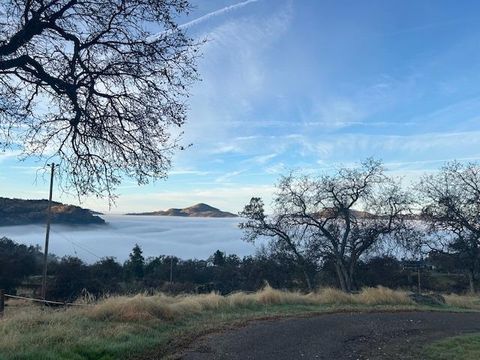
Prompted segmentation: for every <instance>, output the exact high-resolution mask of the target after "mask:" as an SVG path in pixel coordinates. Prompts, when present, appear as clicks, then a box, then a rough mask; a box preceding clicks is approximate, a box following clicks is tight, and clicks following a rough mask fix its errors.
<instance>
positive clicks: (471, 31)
mask: <svg viewBox="0 0 480 360" xmlns="http://www.w3.org/2000/svg"><path fill="white" fill-rule="evenodd" d="M192 4H193V6H194V9H193V10H192V12H191V13H190V14H189V15H188V16H183V17H182V18H180V19H179V23H180V24H183V28H184V30H185V31H186V32H187V33H188V34H189V35H190V36H192V37H193V38H195V39H207V40H208V41H207V42H206V44H205V45H204V46H203V48H202V52H203V56H202V58H201V59H200V60H199V64H198V65H199V72H200V75H201V78H202V81H201V82H198V83H197V84H195V85H194V86H193V88H192V89H191V92H192V97H191V98H190V99H189V116H188V123H187V124H186V125H185V127H184V128H183V131H184V135H183V143H184V144H190V143H192V144H193V145H192V146H191V147H189V148H187V149H186V150H184V151H181V152H179V153H177V154H176V155H175V157H174V158H173V167H172V169H171V171H170V174H169V177H168V178H167V179H166V180H160V181H157V182H155V183H154V184H149V185H146V186H141V187H139V186H137V185H136V184H135V183H134V182H132V181H131V180H129V179H125V181H124V182H123V184H122V185H121V186H120V187H119V189H118V193H119V198H118V199H117V203H116V206H115V207H113V208H111V209H110V210H109V204H108V201H107V200H106V199H95V198H84V199H82V203H81V205H82V206H84V207H89V208H94V209H96V210H100V211H111V212H113V213H123V212H131V211H150V210H158V209H165V208H170V207H185V206H189V205H192V204H194V203H197V202H206V203H208V204H211V205H213V206H216V207H219V208H221V209H223V210H228V211H233V212H238V211H240V210H241V209H242V207H243V206H244V205H245V204H246V203H247V202H248V201H249V199H250V198H251V197H252V196H261V197H263V198H264V199H265V201H266V203H268V202H269V201H270V199H271V196H272V193H273V191H274V184H275V182H276V181H277V180H278V178H279V176H280V175H281V174H284V173H287V172H288V171H289V170H291V169H297V170H298V169H299V170H302V171H305V172H308V173H321V172H324V171H331V170H332V169H334V168H336V167H339V166H351V165H352V164H355V163H357V162H359V161H361V160H362V159H365V158H367V157H370V156H373V157H376V158H378V159H381V160H383V161H384V163H385V165H386V167H387V169H388V170H389V171H390V173H391V174H392V175H395V176H403V177H405V178H406V179H407V181H408V180H414V179H416V178H418V177H419V176H420V175H421V174H422V173H424V172H429V171H434V170H435V169H437V168H438V167H439V166H441V165H442V164H443V163H444V162H445V161H448V160H453V159H457V160H460V161H477V160H480V26H479V25H478V13H479V11H480V3H479V2H477V1H473V0H472V1H462V2H458V1H442V0H435V1H428V0H423V1H409V0H402V1H400V0H398V1H394V0H389V1H384V0H379V1H375V0H369V1H341V0H335V1H333V0H332V1H324V0H248V1H239V0H208V1H205V0H194V1H192ZM15 155H16V154H15V153H14V152H6V153H5V154H3V155H2V154H0V196H8V197H19V198H46V197H47V196H48V177H47V176H42V175H41V174H42V172H37V170H38V169H39V168H41V167H42V164H41V163H35V162H33V161H31V160H29V161H25V162H19V161H18V159H17V158H16V156H15ZM37 174H38V175H39V176H36V175H37ZM54 198H55V200H58V201H63V202H67V203H73V204H78V199H76V198H74V197H71V196H70V195H67V194H62V193H61V192H60V191H59V190H57V189H56V191H55V196H54Z"/></svg>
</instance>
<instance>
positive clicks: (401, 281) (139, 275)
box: [0, 238, 469, 300]
mask: <svg viewBox="0 0 480 360" xmlns="http://www.w3.org/2000/svg"><path fill="white" fill-rule="evenodd" d="M404 264H405V263H404V262H402V261H401V260H399V259H397V258H395V257H392V256H377V257H371V258H369V259H368V260H362V261H359V262H358V264H357V269H356V271H357V277H356V282H357V283H356V286H357V287H358V288H361V287H363V286H376V285H383V286H388V287H391V288H399V287H401V288H411V289H413V288H415V287H416V286H417V280H418V279H417V273H416V271H415V270H412V269H411V268H408V269H405V268H404V266H403V265H404ZM422 264H424V265H428V267H427V268H423V269H422V270H421V281H422V287H423V289H426V290H433V291H444V292H452V291H453V292H464V291H466V290H467V289H468V286H469V285H468V279H467V277H466V276H464V275H463V274H461V273H459V271H458V266H457V265H458V264H456V261H455V259H454V258H453V257H451V256H448V255H445V254H440V253H431V254H430V255H429V257H428V258H427V259H425V261H424V262H422ZM41 267H42V253H41V251H40V248H39V247H34V246H26V245H21V244H17V243H15V242H14V241H12V240H10V239H7V238H3V239H0V288H3V289H5V290H6V291H7V292H9V293H20V294H28V292H29V291H31V293H30V294H31V295H35V291H37V295H38V290H39V287H38V285H39V284H40V276H39V274H41ZM309 268H310V271H311V273H312V277H313V278H314V279H315V284H316V286H317V287H321V286H339V284H338V280H337V277H336V274H335V265H334V262H333V260H332V261H325V262H324V263H323V264H322V265H321V266H319V265H315V264H310V265H309ZM48 273H49V279H48V290H47V296H48V298H49V299H55V300H73V299H75V298H77V297H79V296H81V294H82V293H85V292H88V293H89V294H93V295H95V296H102V295H106V294H125V293H137V292H158V291H164V292H170V293H181V292H211V291H217V292H220V293H224V294H225V293H230V292H233V291H238V290H244V291H255V290H258V289H259V288H261V287H262V286H263V285H264V284H265V282H268V283H269V284H270V285H271V286H273V287H275V288H281V289H299V290H307V287H306V285H305V282H304V274H303V268H301V267H299V266H298V263H297V262H296V261H295V259H292V258H289V257H286V256H284V255H282V254H281V253H276V252H274V251H271V250H269V249H264V250H262V251H260V252H259V253H257V254H256V255H255V256H246V257H243V258H240V257H238V256H237V255H232V254H231V255H227V254H225V253H223V252H221V251H218V250H217V251H216V252H215V253H214V254H212V256H210V257H209V258H208V259H206V260H196V259H195V260H181V259H179V258H177V257H169V256H158V257H151V258H148V259H145V258H144V257H143V254H142V250H141V248H140V247H139V246H138V245H137V246H135V247H134V248H133V249H132V252H131V253H130V255H129V259H128V260H127V261H126V262H124V263H123V264H121V263H119V262H117V261H116V260H115V259H114V258H103V259H101V260H100V261H98V262H96V263H94V264H91V265H89V264H86V263H84V262H83V261H82V260H81V259H79V258H77V257H73V256H66V257H63V258H57V257H55V256H53V255H52V256H50V261H49V272H48ZM170 280H172V281H170Z"/></svg>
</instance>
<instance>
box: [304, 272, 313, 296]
mask: <svg viewBox="0 0 480 360" xmlns="http://www.w3.org/2000/svg"><path fill="white" fill-rule="evenodd" d="M303 275H304V276H305V283H306V284H307V288H308V291H312V290H313V286H312V280H311V279H310V274H309V273H308V271H307V269H305V267H303Z"/></svg>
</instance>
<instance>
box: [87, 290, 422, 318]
mask: <svg viewBox="0 0 480 360" xmlns="http://www.w3.org/2000/svg"><path fill="white" fill-rule="evenodd" d="M283 304H290V305H293V304H295V305H411V304H413V302H412V300H410V298H409V297H408V294H407V293H406V292H403V291H396V290H391V289H387V288H384V287H377V288H366V289H363V290H362V291H361V292H360V293H358V294H347V293H344V292H342V291H340V290H337V289H331V288H325V289H321V290H320V291H318V292H314V293H309V294H302V293H300V292H291V291H281V290H276V289H273V288H272V287H270V286H268V285H267V286H265V287H264V288H263V289H262V290H260V291H258V292H255V293H244V292H238V293H233V294H230V295H227V296H221V295H218V294H216V293H211V294H206V295H179V296H167V295H165V294H157V295H150V296H147V295H142V294H140V295H136V296H134V297H127V296H117V297H111V298H107V299H105V300H102V301H100V302H99V303H98V304H96V305H95V306H93V307H92V308H89V309H87V310H84V315H85V316H87V317H89V318H92V319H95V320H115V321H135V320H152V319H161V320H174V319H178V318H181V317H183V316H187V315H192V314H198V313H200V312H202V311H206V310H222V309H226V308H238V307H248V306H254V305H283Z"/></svg>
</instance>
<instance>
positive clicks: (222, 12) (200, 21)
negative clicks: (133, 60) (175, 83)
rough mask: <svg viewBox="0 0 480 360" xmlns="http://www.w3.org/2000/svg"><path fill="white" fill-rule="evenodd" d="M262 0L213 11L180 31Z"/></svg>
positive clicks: (160, 34) (163, 32) (156, 37)
mask: <svg viewBox="0 0 480 360" xmlns="http://www.w3.org/2000/svg"><path fill="white" fill-rule="evenodd" d="M258 1H260V0H246V1H243V2H241V3H238V4H234V5H229V6H226V7H224V8H222V9H219V10H215V11H212V12H211V13H208V14H205V15H203V16H200V17H199V18H197V19H194V20H192V21H189V22H187V23H185V24H181V25H179V26H178V28H179V29H187V28H190V27H192V26H195V25H198V24H200V23H202V22H204V21H206V20H208V19H211V18H214V17H217V16H220V15H223V14H226V13H229V12H231V11H234V10H237V9H240V8H242V7H244V6H247V5H248V4H251V3H255V2H258ZM167 32H168V31H162V32H160V33H158V34H155V35H152V36H150V37H149V38H148V39H147V40H148V41H156V40H158V39H159V38H160V37H161V36H162V35H164V34H165V33H167Z"/></svg>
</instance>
